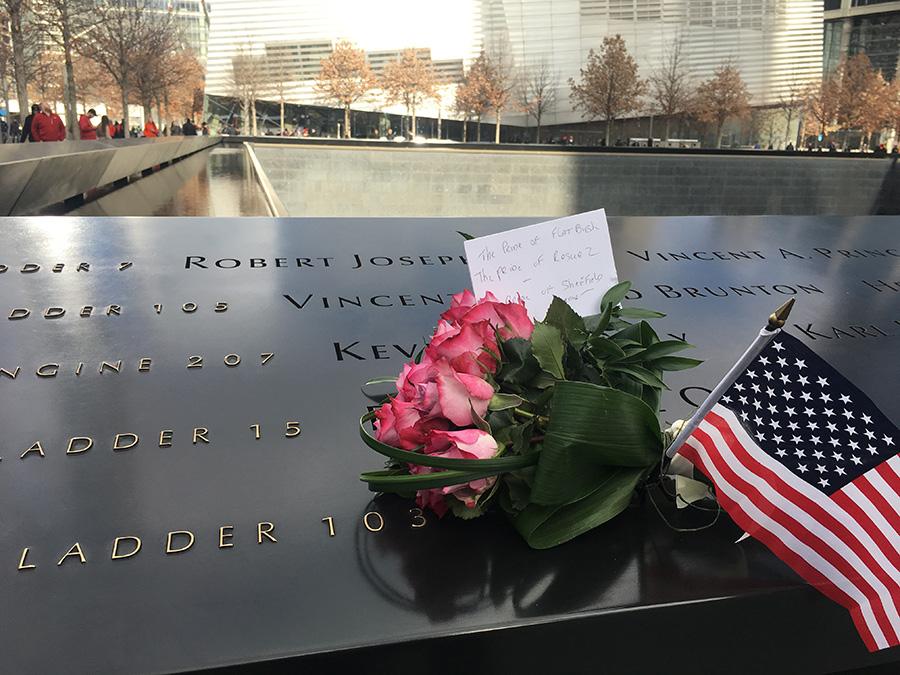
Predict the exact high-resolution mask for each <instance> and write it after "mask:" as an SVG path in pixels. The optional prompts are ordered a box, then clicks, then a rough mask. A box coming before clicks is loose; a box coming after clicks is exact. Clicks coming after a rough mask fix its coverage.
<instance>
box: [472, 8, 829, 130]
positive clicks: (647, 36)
mask: <svg viewBox="0 0 900 675" xmlns="http://www.w3.org/2000/svg"><path fill="white" fill-rule="evenodd" d="M481 15H482V22H483V31H484V35H485V38H486V40H489V41H494V43H495V44H496V43H497V41H503V40H508V45H509V51H510V52H511V53H512V57H513V59H514V61H515V64H516V66H518V67H520V68H522V67H524V68H526V69H528V68H534V67H535V66H536V65H537V64H540V63H542V62H544V63H547V64H549V65H550V67H551V68H552V70H553V72H554V74H555V76H556V80H557V81H558V83H559V87H558V89H557V97H556V98H557V104H556V110H555V111H554V112H553V113H552V114H551V115H549V116H548V117H547V119H546V120H545V122H546V123H547V124H567V123H571V122H575V121H578V120H580V119H581V117H580V115H579V113H577V112H574V111H573V110H572V107H571V104H570V102H569V87H568V84H567V82H568V79H569V78H574V79H576V80H577V79H578V78H579V69H580V68H581V66H582V65H583V64H584V62H585V61H586V59H587V55H588V51H589V50H590V49H595V50H597V49H599V48H600V46H601V45H602V42H603V38H604V37H605V36H608V35H616V34H619V35H621V36H622V37H623V38H624V39H625V43H626V46H627V48H628V51H629V52H630V53H631V54H632V56H634V58H635V60H636V61H637V63H638V67H639V74H640V76H641V77H644V78H646V77H648V76H649V75H650V74H651V73H652V72H653V71H654V70H655V69H657V68H658V67H659V66H660V64H661V62H662V61H663V59H664V58H665V56H666V53H667V50H670V49H671V48H672V45H674V44H675V43H676V42H680V44H681V52H682V54H683V56H684V59H685V63H686V66H687V69H688V71H689V72H690V75H691V78H692V80H693V81H694V82H695V83H697V82H700V81H702V80H705V79H707V78H709V77H710V76H711V75H712V74H713V71H714V70H715V68H716V67H718V66H720V65H722V64H724V63H731V64H732V65H734V66H736V67H737V68H738V69H739V70H740V71H741V75H742V76H743V78H744V80H745V81H746V83H747V85H748V88H749V89H750V93H751V95H752V100H751V102H752V104H753V105H754V106H768V105H773V104H776V103H777V101H778V99H779V97H780V96H782V95H783V94H784V93H786V92H787V91H788V90H789V89H790V88H791V87H794V88H796V87H797V86H798V85H802V84H805V83H807V82H809V81H812V80H816V79H818V78H820V77H821V73H822V25H823V5H822V2H821V0H483V1H482V13H481ZM648 112H649V111H648ZM509 121H510V122H511V123H520V124H521V123H523V117H522V116H521V115H519V116H518V117H516V118H514V119H510V120H509Z"/></svg>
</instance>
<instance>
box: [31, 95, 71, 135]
mask: <svg viewBox="0 0 900 675" xmlns="http://www.w3.org/2000/svg"><path fill="white" fill-rule="evenodd" d="M31 135H32V137H33V138H34V140H36V141H39V142H43V143H47V142H50V141H64V140H66V125H65V124H63V121H62V120H61V119H60V117H59V115H57V114H56V113H55V112H53V108H51V107H50V104H49V103H47V102H46V101H44V102H43V103H41V111H40V112H39V113H38V114H37V115H35V116H34V119H33V120H32V121H31Z"/></svg>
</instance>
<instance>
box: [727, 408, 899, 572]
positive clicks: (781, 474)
mask: <svg viewBox="0 0 900 675" xmlns="http://www.w3.org/2000/svg"><path fill="white" fill-rule="evenodd" d="M710 414H715V415H716V416H717V417H718V418H719V419H721V420H722V421H723V422H724V423H725V424H727V426H728V428H729V429H730V431H731V433H733V434H734V435H735V436H736V437H737V439H738V442H739V443H740V444H741V446H742V447H743V448H745V449H747V448H756V447H757V445H756V443H755V442H754V441H753V439H752V438H751V437H750V435H749V434H748V433H747V432H746V431H745V430H744V428H743V426H741V424H740V422H739V421H738V419H737V417H736V416H735V414H734V413H733V412H732V411H731V410H729V409H728V408H726V407H724V406H721V405H716V406H715V407H714V408H713V409H712V413H710ZM711 421H712V420H711ZM717 426H718V424H717ZM720 428H721V427H720ZM752 457H753V459H754V460H756V462H757V463H758V465H761V466H762V467H765V469H767V470H768V471H770V472H771V475H773V476H774V477H777V479H778V482H780V483H781V484H782V485H784V486H786V487H789V488H791V489H792V490H794V494H796V493H799V494H801V495H803V496H804V497H806V498H807V499H808V500H809V501H810V502H812V503H813V504H815V505H816V506H817V507H819V508H820V509H821V510H822V511H824V512H827V513H828V514H829V515H830V516H832V517H833V518H834V519H835V520H837V521H838V522H839V523H840V524H841V525H842V526H843V527H845V528H846V529H847V530H849V532H851V533H852V534H853V536H854V537H855V538H856V539H857V541H859V542H860V544H861V545H862V546H864V547H865V549H866V550H867V551H868V552H869V554H870V555H872V557H874V558H875V559H876V560H877V561H878V562H879V563H880V564H881V565H882V566H883V567H884V568H885V570H886V572H887V573H888V574H889V575H890V576H891V578H892V579H893V580H894V581H895V582H896V583H897V584H900V551H898V550H897V548H896V547H895V546H891V545H890V544H889V543H888V541H887V539H886V538H885V537H884V535H883V533H882V532H881V530H880V529H879V528H878V527H877V526H876V525H875V524H871V527H866V526H865V523H862V522H860V521H859V519H858V518H857V517H854V516H853V515H851V514H849V513H847V511H845V510H844V509H843V508H840V507H839V506H838V505H837V504H836V503H835V502H834V500H833V499H830V498H829V497H828V496H826V495H824V494H823V493H821V492H820V491H819V490H817V489H816V488H814V487H812V486H811V485H810V484H809V483H807V482H806V481H804V480H801V479H800V478H798V477H797V476H796V475H794V473H792V472H791V471H790V470H789V469H787V468H786V467H785V466H784V465H783V464H781V462H779V461H777V460H776V459H774V458H773V457H771V456H770V455H768V454H766V453H765V452H764V451H759V452H753V453H752ZM844 489H846V488H844ZM873 532H877V533H878V534H879V535H880V536H879V537H878V539H880V540H881V541H880V542H879V541H878V539H876V538H874V537H873V536H872V534H873Z"/></svg>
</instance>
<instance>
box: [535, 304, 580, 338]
mask: <svg viewBox="0 0 900 675" xmlns="http://www.w3.org/2000/svg"><path fill="white" fill-rule="evenodd" d="M543 322H544V323H546V324H549V325H550V326H554V327H555V328H558V329H559V332H560V333H561V334H562V335H563V336H564V337H567V336H569V334H570V333H574V332H582V333H583V332H585V331H586V330H587V329H586V328H585V327H584V319H582V318H581V317H580V316H578V314H577V313H576V312H575V310H574V309H572V308H571V307H570V306H569V305H568V304H567V303H566V301H565V300H563V299H562V298H558V297H556V296H555V295H554V296H553V301H552V302H551V303H550V307H549V308H548V309H547V316H546V317H544V321H543Z"/></svg>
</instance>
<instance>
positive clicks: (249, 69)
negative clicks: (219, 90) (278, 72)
mask: <svg viewBox="0 0 900 675" xmlns="http://www.w3.org/2000/svg"><path fill="white" fill-rule="evenodd" d="M229 85H230V89H231V93H232V95H233V96H235V97H236V98H237V99H238V100H239V101H240V102H241V119H242V125H241V126H242V127H243V129H242V131H243V133H244V134H251V135H253V136H255V135H256V132H257V127H256V101H257V99H258V98H259V96H260V94H261V93H262V92H263V91H264V90H265V88H266V64H265V57H264V56H262V55H260V54H254V53H253V52H252V50H251V48H250V46H249V45H240V46H239V47H238V48H237V50H236V52H235V54H234V56H232V57H231V77H230V81H229Z"/></svg>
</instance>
